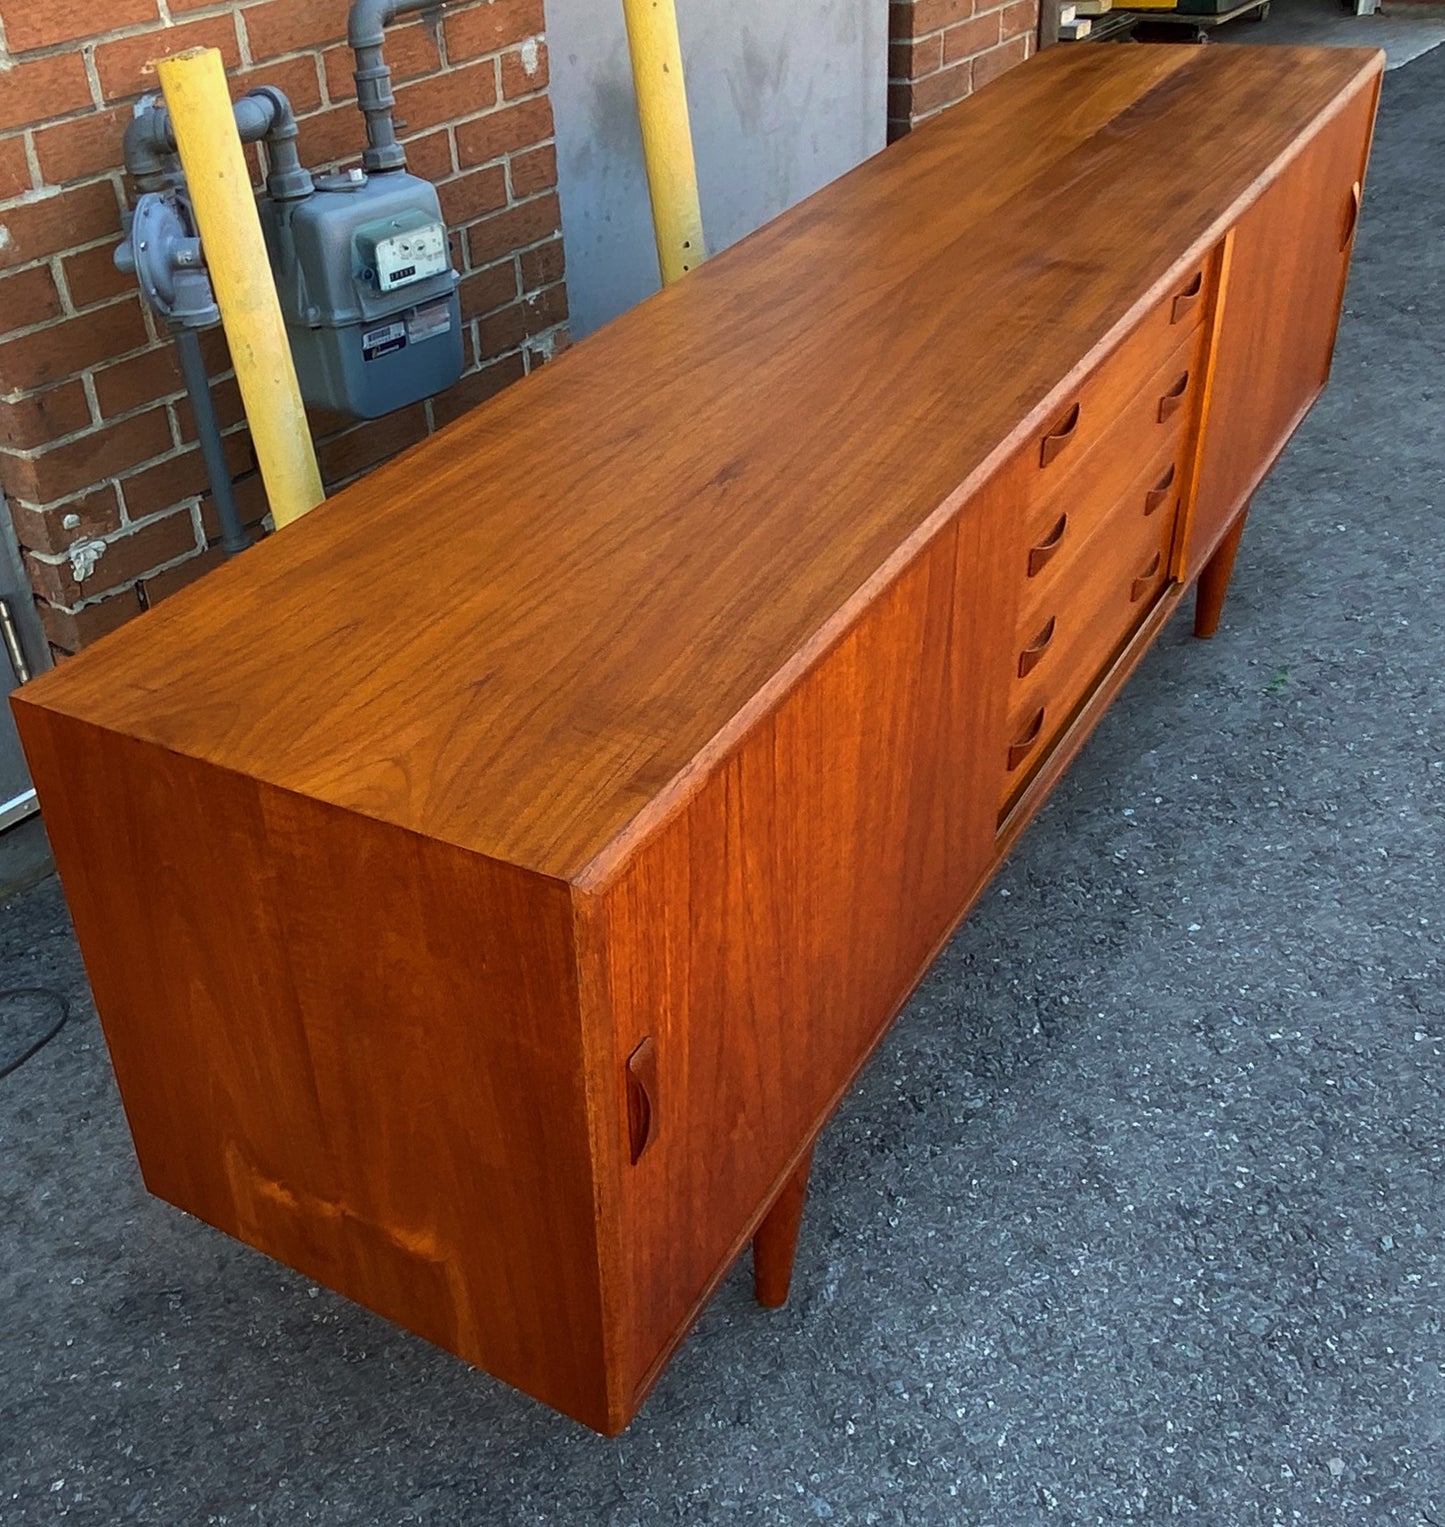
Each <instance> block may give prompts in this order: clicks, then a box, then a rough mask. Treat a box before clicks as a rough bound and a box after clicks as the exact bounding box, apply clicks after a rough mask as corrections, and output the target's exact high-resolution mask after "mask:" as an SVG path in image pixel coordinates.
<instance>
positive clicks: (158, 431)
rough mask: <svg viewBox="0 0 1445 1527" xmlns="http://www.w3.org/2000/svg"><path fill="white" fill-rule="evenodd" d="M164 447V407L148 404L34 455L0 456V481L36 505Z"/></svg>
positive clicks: (167, 429)
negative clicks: (146, 409)
mask: <svg viewBox="0 0 1445 1527" xmlns="http://www.w3.org/2000/svg"><path fill="white" fill-rule="evenodd" d="M170 449H171V426H170V421H169V420H168V419H167V418H166V411H165V409H164V408H154V409H152V410H151V411H150V412H149V413H146V414H141V415H140V416H139V417H138V418H134V419H127V420H125V421H124V422H123V423H120V424H112V425H110V426H109V427H108V428H104V429H98V430H93V431H91V433H90V434H88V435H78V436H76V438H75V439H74V440H69V441H67V442H66V443H65V444H64V445H57V446H54V447H53V448H52V449H50V450H48V451H45V452H43V453H41V454H39V455H35V456H4V457H0V481H3V482H4V484H5V486H6V488H7V490H8V491H9V493H10V496H11V497H12V498H16V499H20V500H21V501H22V502H24V503H27V504H33V505H35V506H37V507H38V506H40V505H43V504H53V503H56V502H57V501H58V500H60V499H62V498H70V497H71V496H72V494H76V493H80V492H82V491H84V490H85V489H86V488H90V487H93V486H94V485H95V484H96V483H98V482H101V481H102V480H104V479H105V478H107V477H115V476H116V475H118V474H119V473H121V472H125V471H127V470H129V469H130V468H131V467H134V466H138V465H139V464H140V463H141V462H143V461H149V460H150V459H151V458H152V457H155V456H161V455H164V453H165V452H166V451H168V450H170Z"/></svg>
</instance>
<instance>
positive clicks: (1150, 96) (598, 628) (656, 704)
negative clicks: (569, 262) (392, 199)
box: [17, 46, 1380, 880]
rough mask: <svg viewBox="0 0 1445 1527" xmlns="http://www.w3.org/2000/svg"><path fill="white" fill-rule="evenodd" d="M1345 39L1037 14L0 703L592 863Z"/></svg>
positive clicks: (870, 566) (871, 565) (876, 561)
mask: <svg viewBox="0 0 1445 1527" xmlns="http://www.w3.org/2000/svg"><path fill="white" fill-rule="evenodd" d="M1379 67H1380V55H1379V54H1378V53H1376V52H1374V51H1365V50H1352V49H1294V48H1217V49H1216V48H1187V47H1168V46H1165V47H1130V48H1058V49H1054V50H1050V51H1048V52H1046V53H1045V54H1043V55H1041V56H1040V57H1038V58H1037V59H1035V60H1032V61H1030V62H1029V63H1028V64H1025V65H1023V66H1022V67H1020V68H1018V69H1016V70H1014V71H1012V72H1011V73H1009V74H1007V75H1006V76H1004V77H1003V78H1002V79H1001V80H999V81H997V82H996V83H994V84H993V85H991V86H989V87H988V88H987V89H986V90H984V91H982V92H981V93H980V94H979V95H977V96H975V97H973V98H971V99H970V100H969V101H967V102H965V103H964V104H963V105H962V106H959V107H957V108H955V109H953V110H952V111H949V112H947V113H945V114H943V115H942V116H941V117H939V118H937V119H935V120H934V121H933V122H931V123H929V124H928V125H926V126H925V127H924V128H922V129H920V130H919V131H917V132H915V133H913V134H912V135H910V136H909V137H907V138H906V139H904V140H903V141H902V142H900V143H898V144H895V145H894V146H893V147H891V148H889V149H888V150H886V151H885V152H884V153H882V154H880V155H878V156H876V157H875V158H873V159H871V160H869V161H867V162H866V163H865V164H863V165H861V166H859V167H858V168H857V169H856V170H854V171H852V172H851V173H850V174H848V175H846V176H844V177H843V178H842V179H841V180H840V181H838V182H835V183H834V184H833V185H831V186H829V187H828V188H826V189H825V190H823V191H821V192H820V193H818V194H817V195H816V196H814V197H812V198H810V199H809V200H808V201H806V202H804V203H802V204H801V205H800V206H798V207H796V208H794V209H793V210H792V211H791V212H789V213H787V214H785V215H784V216H783V217H781V218H779V219H778V220H777V221H775V222H773V223H771V224H769V225H768V226H767V227H765V228H763V229H762V230H760V231H759V232H758V233H756V234H754V235H753V236H752V237H751V238H749V239H746V240H744V241H743V242H742V243H741V244H740V245H738V246H736V247H734V248H733V249H731V250H729V251H727V252H725V253H724V254H722V255H720V256H718V257H717V258H716V259H714V260H712V261H711V262H709V263H708V264H706V265H704V266H702V267H701V268H700V269H698V270H697V271H695V272H694V273H693V274H692V275H690V276H689V277H687V278H686V279H685V280H684V281H682V282H681V283H679V284H678V285H677V286H675V287H673V288H671V289H669V290H667V291H665V292H662V293H661V294H659V295H658V296H656V297H654V298H652V299H651V300H649V301H648V302H646V303H643V304H642V305H641V306H640V307H638V308H636V309H634V310H633V311H632V312H630V313H628V314H627V315H625V316H624V317H623V318H621V319H619V320H617V321H616V322H615V323H613V324H611V325H609V326H608V327H607V328H605V329H604V330H602V331H601V332H600V333H598V334H597V335H595V336H593V337H592V338H590V339H588V340H587V341H586V342H585V343H583V344H581V345H579V346H578V347H576V348H575V349H573V350H571V351H569V352H568V353H566V354H564V355H562V356H561V357H560V358H559V359H558V360H556V361H555V362H553V363H552V364H550V365H548V366H546V367H544V368H543V369H541V370H540V371H539V372H537V373H535V374H533V375H532V376H530V377H528V378H527V379H526V380H525V381H523V382H521V383H519V384H517V385H516V386H514V387H512V388H510V389H509V390H508V391H506V392H505V393H503V394H502V395H501V396H499V397H497V398H495V399H494V400H492V401H491V402H490V403H488V404H487V405H485V406H483V407H481V408H479V409H477V410H475V411H473V412H472V413H470V414H468V415H467V416H465V417H463V418H462V419H459V420H458V421H457V422H456V423H454V424H452V425H451V426H449V427H448V428H447V429H445V430H443V431H442V432H440V433H439V434H438V435H436V436H434V437H432V438H431V439H430V440H428V441H425V442H423V443H422V444H420V445H418V446H416V447H414V448H413V449H412V450H410V451H409V452H407V453H406V454H405V455H404V456H402V457H400V458H398V459H397V460H395V461H393V462H391V463H389V464H388V465H386V466H384V467H382V468H380V469H379V470H378V471H376V472H374V473H373V474H372V475H370V476H369V477H367V478H366V479H365V480H364V481H362V482H359V483H357V484H355V485H354V486H352V487H350V488H348V489H346V490H345V491H343V492H342V493H340V494H338V495H337V496H336V497H335V498H333V499H332V500H331V501H330V502H328V503H327V504H326V505H324V506H323V507H322V508H320V509H318V510H317V511H315V512H314V513H313V514H311V515H310V516H308V517H307V518H306V519H305V520H303V521H301V522H300V523H298V524H296V525H294V526H292V527H290V528H288V529H287V530H285V531H284V532H283V533H281V534H280V535H278V536H276V537H274V538H272V539H271V540H269V541H267V542H266V543H265V544H263V545H261V546H259V547H257V548H256V549H254V550H252V551H250V552H248V553H247V554H246V555H245V556H243V557H240V558H238V559H236V560H235V561H233V562H231V563H229V564H227V565H226V566H224V567H222V568H220V569H218V570H217V571H216V572H215V573H213V574H211V575H210V576H208V577H207V578H206V579H205V580H203V581H202V582H201V583H199V584H196V585H194V586H192V587H191V588H188V589H185V590H183V591H181V592H180V593H178V594H176V595H174V596H172V597H171V598H170V599H168V600H167V601H166V602H165V603H164V604H163V605H161V606H159V607H158V608H157V609H155V610H153V611H152V612H150V613H149V614H148V615H146V616H145V617H143V618H142V619H140V620H138V621H136V622H133V623H132V624H131V625H129V626H127V627H126V628H124V629H123V630H121V631H119V632H117V633H115V634H114V635H113V636H111V637H108V638H106V639H105V640H104V641H102V642H101V643H99V644H98V646H96V647H95V648H93V649H92V650H90V651H89V652H86V653H84V654H82V655H81V656H80V657H79V658H77V659H75V660H73V661H71V662H67V663H65V664H64V665H63V666H62V667H61V668H59V669H58V670H56V671H55V672H54V673H52V674H48V675H45V676H44V677H42V678H40V679H39V680H37V681H36V682H35V683H34V684H33V685H30V686H27V687H26V689H25V690H24V692H23V693H22V694H20V695H19V696H18V697H17V702H18V706H19V709H20V711H21V713H22V721H23V712H24V710H25V708H26V707H27V706H32V705H33V706H38V707H42V708H44V709H46V710H48V711H51V712H55V713H59V714H62V715H67V716H71V717H74V718H77V719H80V720H82V721H85V722H88V723H91V724H93V725H95V726H99V727H101V728H104V729H107V730H110V731H115V732H120V733H123V734H126V735H129V736H133V737H136V738H139V739H142V740H144V741H147V742H149V743H152V744H155V745H158V746H161V747H163V748H166V749H169V750H172V751H175V752H179V753H183V754H186V755H190V756H193V757H198V758H202V759H205V760H207V761H209V762H211V763H213V764H216V765H218V766H221V767H225V768H228V769H231V770H235V771H238V772H240V773H243V774H245V775H247V776H251V777H254V778H256V779H260V780H264V781H267V782H269V783H271V784H273V785H276V786H278V787H281V788H283V789H287V790H292V791H296V792H299V793H302V794H304V795H308V796H312V797H315V798H318V799H320V800H324V801H327V802H330V803H332V804H334V805H337V806H340V807H343V808H345V809H349V810H353V811H357V812H360V813H363V814H365V815H367V816H369V817H373V818H376V819H379V820H382V821H386V822H391V823H395V824H397V825H399V826H402V827H405V828H408V829H411V830H414V831H417V832H420V833H423V834H426V835H427V836H429V837H435V838H439V839H441V840H443V841H447V842H451V843H454V844H457V845H460V846H462V847H464V848H468V849H472V850H475V851H478V852H482V853H485V854H488V855H491V856H493V857H495V858H498V859H501V860H504V861H508V862H511V863H515V864H519V865H522V866H525V867H527V868H529V869H531V870H534V871H536V872H538V873H541V874H545V875H551V876H556V877H559V878H564V879H573V880H577V879H582V880H587V879H588V878H591V877H595V876H597V875H600V874H603V873H605V871H606V868H607V867H608V865H609V864H610V863H611V862H612V861H613V860H614V859H615V858H616V856H617V855H618V854H619V853H621V852H623V851H624V848H625V844H626V842H627V841H628V837H629V834H630V833H632V832H636V831H637V830H639V829H640V828H641V827H642V826H644V825H645V824H646V823H647V822H648V821H649V820H651V819H652V817H653V816H654V814H656V813H658V812H662V811H665V810H666V808H667V803H668V802H669V801H670V800H672V799H675V798H676V796H677V794H678V792H680V791H683V790H685V788H686V782H687V779H688V778H689V776H690V774H692V773H695V772H697V771H698V770H699V768H700V767H701V765H700V760H703V761H705V759H706V757H707V755H708V750H709V744H710V743H711V742H713V741H714V740H715V739H717V738H718V737H719V734H721V733H724V732H725V731H726V730H727V729H728V728H729V727H730V726H736V725H739V724H741V721H742V719H743V718H745V717H746V716H747V715H748V714H749V713H750V710H751V708H752V707H755V706H757V705H759V704H763V703H766V699H767V691H768V686H769V685H770V683H773V682H782V681H783V678H785V676H786V673H787V672H788V671H789V669H790V665H795V664H797V663H798V662H800V661H803V660H805V657H806V654H807V653H808V651H809V650H811V648H812V647H813V646H814V645H816V644H817V643H819V642H820V641H824V640H826V639H827V636H828V633H829V632H830V630H831V629H833V626H834V624H835V623H836V621H837V620H838V618H839V616H840V612H843V611H844V610H846V608H847V607H848V606H849V604H850V601H852V600H853V599H854V598H855V597H856V596H858V595H859V593H860V591H861V590H862V589H863V588H864V587H865V586H866V585H867V584H868V583H869V581H870V580H872V579H874V578H876V577H878V576H879V575H880V574H886V571H887V570H888V569H889V568H890V567H891V566H895V565H897V563H898V562H899V560H900V559H901V558H903V557H906V555H907V551H908V547H909V544H910V541H911V540H912V539H913V538H916V537H917V536H918V535H919V533H920V531H921V529H922V528H923V527H924V526H925V525H926V524H927V522H928V521H929V519H930V517H931V516H932V515H934V514H935V512H936V511H938V510H939V509H940V507H941V506H943V505H945V504H946V503H947V502H948V501H949V499H950V496H951V495H953V494H955V492H956V490H958V489H959V487H960V485H961V484H964V483H966V482H967V481H969V480H970V479H971V478H972V477H975V476H976V474H978V473H979V471H980V470H981V469H983V468H985V467H986V466H988V465H989V464H991V463H992V462H994V461H996V460H997V459H998V458H999V456H1000V453H1001V452H1002V451H1004V450H1006V449H1009V448H1010V447H1011V445H1012V444H1013V443H1016V442H1017V441H1018V440H1019V439H1020V438H1021V435H1022V432H1023V431H1024V429H1025V428H1028V427H1032V426H1033V425H1034V424H1035V423H1037V422H1038V421H1039V420H1040V419H1041V418H1042V417H1043V415H1044V413H1045V412H1046V410H1047V409H1048V408H1049V407H1051V406H1055V402H1056V398H1057V395H1058V394H1059V392H1060V390H1061V388H1063V387H1064V386H1065V385H1067V384H1069V383H1070V382H1071V380H1072V378H1073V376H1074V375H1076V374H1077V371H1078V368H1079V366H1080V365H1081V364H1082V362H1083V361H1084V360H1085V358H1087V357H1088V356H1089V355H1090V353H1091V352H1097V350H1098V347H1100V346H1101V345H1104V344H1107V343H1108V342H1110V341H1111V340H1112V339H1113V338H1116V337H1117V336H1118V334H1119V333H1120V332H1121V327H1122V326H1123V325H1124V323H1125V321H1126V320H1127V319H1128V318H1129V317H1130V315H1131V313H1133V312H1135V311H1137V310H1138V309H1139V307H1140V306H1141V304H1142V303H1143V302H1145V301H1147V300H1151V299H1154V298H1156V297H1157V296H1158V295H1159V294H1160V293H1161V292H1162V289H1163V285H1164V283H1166V282H1167V281H1168V280H1169V279H1170V278H1171V277H1172V275H1173V274H1174V273H1175V271H1176V270H1177V268H1178V267H1179V266H1180V265H1181V263H1182V262H1183V260H1185V259H1186V258H1188V257H1190V256H1191V255H1192V253H1193V252H1194V251H1196V250H1197V249H1198V248H1199V247H1201V245H1202V244H1203V243H1204V241H1206V240H1207V239H1211V238H1214V237H1217V236H1218V234H1219V231H1220V229H1221V227H1222V226H1223V224H1224V222H1225V220H1226V219H1227V217H1228V216H1229V215H1230V214H1231V212H1233V211H1234V210H1236V209H1237V208H1238V207H1239V205H1240V204H1242V203H1245V202H1247V201H1248V200H1249V199H1250V198H1251V197H1252V195H1253V194H1254V193H1255V191H1256V190H1257V189H1258V186H1259V185H1260V183H1261V182H1262V180H1263V179H1264V178H1266V177H1267V176H1268V175H1269V174H1270V173H1271V171H1272V169H1273V168H1274V167H1275V166H1277V164H1278V163H1279V162H1280V161H1281V160H1283V159H1284V158H1285V157H1287V155H1288V154H1289V152H1290V150H1291V147H1292V145H1293V143H1294V142H1295V140H1296V139H1298V138H1299V137H1300V136H1301V135H1304V134H1308V133H1309V132H1310V131H1311V129H1312V126H1313V124H1314V123H1315V122H1316V121H1317V120H1318V119H1320V118H1321V117H1322V116H1323V115H1325V114H1327V113H1328V111H1329V109H1330V107H1331V104H1332V102H1333V101H1334V100H1335V99H1336V98H1337V97H1339V96H1340V95H1341V94H1342V93H1344V92H1347V91H1348V90H1349V89H1350V87H1351V86H1352V85H1357V84H1359V83H1360V82H1361V81H1362V80H1365V79H1368V78H1369V77H1371V76H1372V75H1373V74H1374V73H1375V72H1376V71H1377V70H1378V69H1379ZM780 676H783V677H782V678H780Z"/></svg>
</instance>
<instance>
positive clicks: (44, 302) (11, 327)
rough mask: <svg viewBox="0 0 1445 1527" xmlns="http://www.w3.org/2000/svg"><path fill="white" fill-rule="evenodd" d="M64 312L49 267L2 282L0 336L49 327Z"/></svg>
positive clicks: (40, 266)
mask: <svg viewBox="0 0 1445 1527" xmlns="http://www.w3.org/2000/svg"><path fill="white" fill-rule="evenodd" d="M63 311H64V309H63V308H62V306H61V302H60V293H59V292H58V291H57V290H56V287H55V277H54V276H52V275H51V273H50V267H49V266H48V265H32V266H31V267H30V269H29V270H19V271H16V272H15V274H14V275H12V276H6V277H4V278H3V279H0V334H13V333H14V332H15V330H16V329H28V328H30V327H31V326H32V325H34V324H37V323H48V322H49V321H50V320H51V319H52V318H59V317H60V315H61V313H62V312H63Z"/></svg>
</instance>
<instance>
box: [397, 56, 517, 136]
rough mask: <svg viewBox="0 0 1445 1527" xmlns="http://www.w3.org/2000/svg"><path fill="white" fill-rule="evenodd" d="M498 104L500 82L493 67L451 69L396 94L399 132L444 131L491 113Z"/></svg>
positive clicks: (404, 86) (407, 86) (481, 65)
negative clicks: (460, 121) (463, 120)
mask: <svg viewBox="0 0 1445 1527" xmlns="http://www.w3.org/2000/svg"><path fill="white" fill-rule="evenodd" d="M496 102H497V79H496V73H495V71H494V70H493V68H492V66H491V64H490V63H481V64H466V65H464V66H463V67H462V68H460V69H455V68H453V69H448V70H447V72H446V73H445V74H438V75H435V76H433V77H432V78H431V79H425V80H418V81H417V83H416V84H414V85H403V86H402V87H401V88H400V89H399V90H398V91H397V92H396V126H397V132H398V133H401V132H402V131H406V132H409V133H419V132H423V131H425V130H426V129H427V128H429V127H440V126H441V125H442V124H443V123H444V122H454V121H457V120H458V119H459V118H461V117H469V116H472V115H474V114H475V113H476V112H479V111H487V110H489V109H490V108H491V107H493V106H495V105H496Z"/></svg>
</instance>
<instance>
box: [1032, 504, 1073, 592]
mask: <svg viewBox="0 0 1445 1527" xmlns="http://www.w3.org/2000/svg"><path fill="white" fill-rule="evenodd" d="M1068 528H1069V517H1068V515H1067V514H1061V515H1060V516H1059V523H1058V524H1057V525H1055V526H1054V528H1053V529H1052V530H1051V531H1049V533H1048V535H1046V536H1045V537H1044V538H1043V540H1042V541H1040V542H1039V544H1038V545H1037V546H1031V547H1030V548H1029V577H1030V578H1036V577H1038V575H1039V574H1040V573H1041V572H1043V570H1044V568H1045V567H1047V566H1048V562H1049V558H1050V557H1052V556H1053V554H1054V553H1055V552H1056V551H1057V550H1058V549H1059V547H1060V546H1062V545H1063V544H1064V532H1065V531H1066V530H1067V529H1068Z"/></svg>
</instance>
